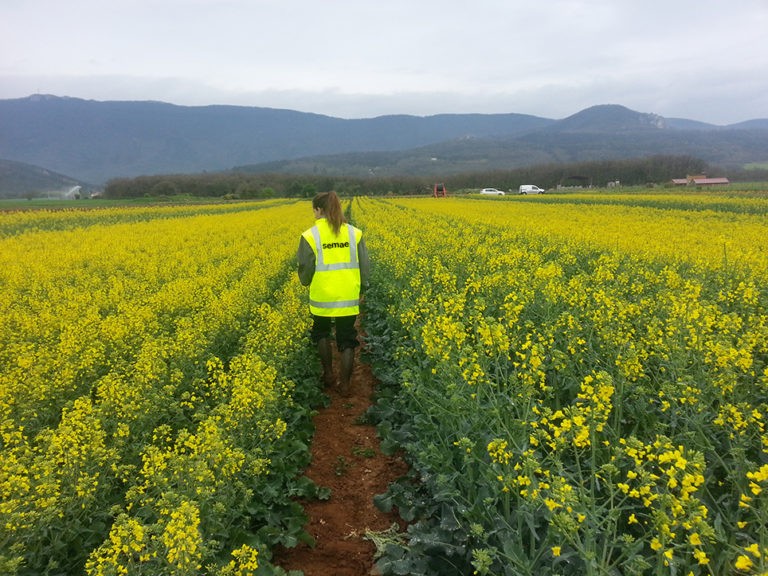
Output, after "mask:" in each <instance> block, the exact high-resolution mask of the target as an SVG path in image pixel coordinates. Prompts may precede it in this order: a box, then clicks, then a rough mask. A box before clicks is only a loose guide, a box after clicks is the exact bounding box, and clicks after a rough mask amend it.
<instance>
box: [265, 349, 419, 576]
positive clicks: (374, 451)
mask: <svg viewBox="0 0 768 576" xmlns="http://www.w3.org/2000/svg"><path fill="white" fill-rule="evenodd" d="M334 366H335V368H336V373H337V374H338V367H339V358H338V355H336V354H335V358H334ZM352 383H353V384H352V392H351V396H350V397H349V398H344V397H342V396H340V395H339V393H338V390H336V389H330V390H328V393H329V396H330V398H331V404H330V406H329V407H328V408H324V409H321V410H320V411H319V413H318V414H317V416H315V418H314V424H315V435H314V438H313V440H312V448H311V449H312V463H311V464H310V466H309V467H308V468H307V470H306V475H307V476H308V477H309V478H311V479H312V480H313V481H314V482H315V483H316V484H317V485H319V486H324V487H328V488H330V489H331V497H330V499H329V500H325V501H313V502H306V503H304V506H305V510H306V512H307V515H308V516H309V522H308V526H307V531H308V532H309V533H310V534H311V535H312V537H313V538H314V539H315V542H316V544H315V547H314V548H310V547H309V546H306V545H304V544H301V545H299V546H298V547H296V548H294V549H291V550H281V551H279V552H278V553H277V554H276V557H275V559H274V563H275V564H276V565H278V566H281V567H282V568H284V569H285V570H302V571H303V572H304V574H305V575H306V576H364V575H368V574H371V573H372V572H371V570H372V568H373V557H374V553H375V546H374V545H373V543H372V542H371V541H370V540H367V539H365V534H366V531H368V530H371V531H382V530H386V529H388V528H389V527H390V526H391V525H392V524H393V523H395V522H398V517H397V516H396V515H395V514H384V513H383V512H381V511H379V510H378V509H377V508H376V507H375V506H374V504H373V497H374V496H375V495H376V494H383V493H384V492H385V491H386V489H387V486H388V484H389V483H390V482H392V481H394V480H396V479H397V478H399V477H400V476H402V475H403V474H405V472H406V471H407V467H406V465H405V463H404V462H403V461H402V460H401V459H400V458H398V457H389V456H385V455H383V454H382V453H381V452H380V451H379V440H378V437H377V436H376V429H375V428H374V427H373V426H371V425H369V424H367V423H365V419H364V415H365V412H366V410H367V409H368V407H369V406H370V405H371V396H372V394H373V392H374V389H375V387H376V379H375V378H374V376H373V374H372V373H371V368H370V366H368V365H367V364H361V363H360V358H359V349H358V355H357V358H356V363H355V371H354V374H353V378H352Z"/></svg>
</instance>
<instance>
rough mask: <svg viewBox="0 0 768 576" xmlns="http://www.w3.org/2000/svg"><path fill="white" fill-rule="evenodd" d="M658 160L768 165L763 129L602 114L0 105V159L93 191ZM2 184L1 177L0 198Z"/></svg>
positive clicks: (40, 99) (616, 108) (3, 176)
mask: <svg viewBox="0 0 768 576" xmlns="http://www.w3.org/2000/svg"><path fill="white" fill-rule="evenodd" d="M654 154H675V155H690V156H695V157H697V158H701V159H702V160H705V161H707V162H710V163H714V164H716V165H718V166H722V167H729V166H734V167H735V166H741V165H743V164H746V163H750V162H766V161H768V119H755V120H750V121H747V122H741V123H739V124H731V125H727V126H717V125H713V124H707V123H704V122H699V121H696V120H690V119H683V118H663V117H661V116H658V115H656V114H651V113H643V112H636V111H633V110H630V109H628V108H626V107H624V106H620V105H610V104H608V105H598V106H593V107H591V108H587V109H586V110H582V111H580V112H578V113H576V114H574V115H572V116H569V117H567V118H564V119H560V120H556V119H549V118H543V117H538V116H532V115H526V114H514V113H510V114H438V115H434V116H409V115H391V116H379V117H375V118H366V119H342V118H334V117H330V116H324V115H320V114H312V113H307V112H298V111H293V110H281V109H273V108H258V107H243V106H220V105H213V106H177V105H173V104H168V103H163V102H151V101H124V102H123V101H109V102H101V101H93V100H82V99H78V98H69V97H59V96H50V95H33V96H29V97H26V98H18V99H9V100H0V159H4V160H7V161H12V162H13V163H23V164H27V165H32V166H34V167H44V168H43V170H46V171H49V172H53V173H56V174H57V177H58V176H60V175H66V176H64V178H66V179H70V180H73V181H77V182H84V183H89V184H91V185H95V186H98V185H101V184H103V183H104V182H106V181H107V180H109V179H112V178H118V177H133V176H138V175H151V174H170V173H197V172H204V171H208V172H214V171H225V170H230V169H233V168H237V169H239V170H246V171H279V172H294V173H301V172H304V173H307V172H309V173H325V174H329V175H333V174H344V175H350V176H354V175H370V174H379V175H396V174H409V175H417V174H423V175H436V176H437V175H447V174H456V173H459V172H466V171H478V170H497V169H510V168H517V167H522V166H529V165H534V164H542V163H558V162H580V161H590V160H605V159H612V158H617V159H618V158H632V157H641V156H648V155H654ZM9 165H10V166H14V165H15V166H16V167H17V168H19V166H18V164H9V163H6V164H4V166H6V167H7V166H9ZM36 169H38V170H39V168H36ZM9 178H10V177H9V176H8V171H7V170H6V171H4V172H0V192H2V191H3V189H5V188H7V186H8V182H9Z"/></svg>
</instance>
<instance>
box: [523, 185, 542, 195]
mask: <svg viewBox="0 0 768 576" xmlns="http://www.w3.org/2000/svg"><path fill="white" fill-rule="evenodd" d="M544 192H546V190H544V189H543V188H539V187H538V186H534V185H533V184H523V185H522V186H520V194H544Z"/></svg>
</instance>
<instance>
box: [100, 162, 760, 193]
mask: <svg viewBox="0 0 768 576" xmlns="http://www.w3.org/2000/svg"><path fill="white" fill-rule="evenodd" d="M715 170H716V169H715ZM757 172H760V173H761V174H757ZM765 172H766V171H764V170H761V171H750V172H749V173H746V172H744V173H743V174H740V175H739V176H740V179H755V178H756V177H758V176H762V177H766V176H768V174H766V173H765ZM689 174H707V175H710V176H728V177H730V178H731V179H732V180H736V179H738V178H736V177H735V176H734V175H732V174H720V173H717V174H715V173H713V172H712V169H711V168H710V167H709V166H708V165H707V163H706V162H704V161H703V160H700V159H697V158H694V157H691V156H651V157H647V158H639V159H627V160H603V161H592V162H581V163H576V164H544V165H539V166H531V167H526V168H516V169H512V170H496V171H490V172H474V173H467V174H458V175H452V176H450V177H448V178H445V179H440V178H439V177H438V178H435V177H424V176H402V177H376V176H371V177H366V178H357V177H356V178H353V177H338V176H334V177H329V176H318V175H292V174H280V173H257V174H253V173H247V172H236V171H231V172H213V173H201V174H166V175H157V176H140V177H137V178H120V179H115V180H111V181H109V182H108V183H107V184H106V187H105V190H104V195H105V196H106V197H109V198H140V197H168V196H175V195H179V194H185V195H190V196H194V197H201V198H210V197H218V198H224V199H258V198H276V197H281V198H311V197H312V196H314V195H315V194H317V193H318V192H327V191H330V190H335V191H336V192H337V193H338V194H340V195H342V196H359V195H369V196H384V195H416V194H428V193H430V192H431V191H432V187H433V185H434V183H435V182H438V181H439V182H443V183H445V185H446V188H447V189H448V192H449V193H450V192H451V191H452V190H465V189H474V188H484V187H494V188H499V189H500V190H513V191H514V190H517V188H518V187H519V186H520V185H521V184H536V185H538V186H541V187H543V188H547V189H552V188H556V187H558V186H563V187H578V186H581V187H604V186H607V185H608V184H609V183H612V182H619V183H620V184H621V185H624V186H636V185H660V184H665V183H668V182H670V181H671V180H672V179H673V178H684V177H685V176H687V175H689ZM750 177H751V178H750ZM758 179H759V178H758Z"/></svg>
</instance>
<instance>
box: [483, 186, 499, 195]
mask: <svg viewBox="0 0 768 576" xmlns="http://www.w3.org/2000/svg"><path fill="white" fill-rule="evenodd" d="M480 194H486V195H488V196H504V192H503V191H502V190H497V189H496V188H483V189H482V190H480Z"/></svg>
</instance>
